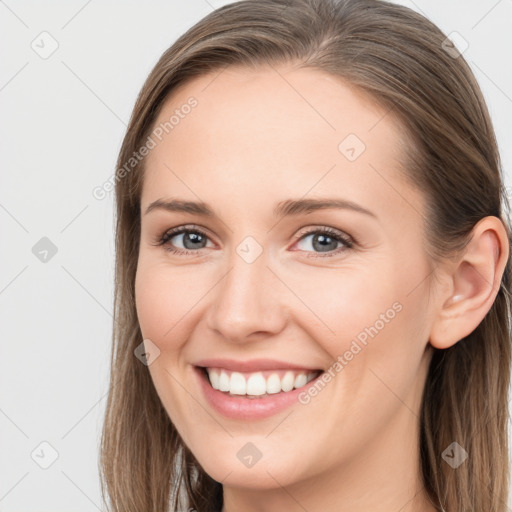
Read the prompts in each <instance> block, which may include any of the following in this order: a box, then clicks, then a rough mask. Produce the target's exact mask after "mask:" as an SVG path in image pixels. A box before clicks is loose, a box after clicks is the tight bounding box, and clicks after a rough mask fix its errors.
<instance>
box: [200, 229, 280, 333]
mask: <svg viewBox="0 0 512 512" xmlns="http://www.w3.org/2000/svg"><path fill="white" fill-rule="evenodd" d="M251 238H252V237H247V238H246V239H244V240H243V241H242V242H241V243H240V244H239V245H238V246H237V247H235V248H234V250H233V252H232V253H231V254H230V258H229V262H228V265H229V266H228V272H227V273H226V275H225V276H224V278H223V279H222V280H221V281H220V282H219V283H218V285H217V287H216V290H217V292H216V294H215V297H214V300H213V302H212V304H211V306H210V308H209V314H208V325H209V327H210V328H211V329H214V330H216V331H217V332H218V333H220V334H221V335H222V336H223V337H224V338H226V339H228V340H231V341H235V342H236V341H238V342H243V341H244V340H246V339H247V338H248V337H249V336H251V334H254V333H259V334H262V333H266V334H267V335H269V334H273V333H276V332H279V330H280V329H282V328H283V325H284V322H285V316H286V315H285V314H284V309H283V308H282V307H281V305H280V304H279V298H278V297H279V294H278V291H277V289H276V288H277V286H278V283H277V281H278V279H276V277H275V276H274V274H273V273H272V272H271V271H270V270H269V268H267V265H268V259H267V257H266V256H267V253H266V251H264V250H263V247H261V246H260V245H259V244H258V243H257V242H256V241H255V240H254V239H251Z"/></svg>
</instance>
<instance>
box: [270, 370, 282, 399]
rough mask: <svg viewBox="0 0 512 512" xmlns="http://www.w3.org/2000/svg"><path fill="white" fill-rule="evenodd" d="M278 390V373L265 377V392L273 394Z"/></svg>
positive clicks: (279, 383)
mask: <svg viewBox="0 0 512 512" xmlns="http://www.w3.org/2000/svg"><path fill="white" fill-rule="evenodd" d="M280 391H281V379H280V378H279V375H277V373H273V374H272V375H271V376H270V377H269V378H268V379H267V393H268V394H274V393H279V392H280Z"/></svg>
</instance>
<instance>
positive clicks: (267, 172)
mask: <svg viewBox="0 0 512 512" xmlns="http://www.w3.org/2000/svg"><path fill="white" fill-rule="evenodd" d="M191 98H192V99H191ZM187 105H195V106H193V107H189V106H187ZM170 121H171V122H170ZM166 123H167V124H166ZM158 129H159V130H160V131H159V132H158V133H159V136H157V137H156V136H153V138H154V140H155V142H156V146H155V148H154V149H152V150H151V152H150V154H149V155H148V157H147V160H146V175H145V179H144V187H143V194H142V200H141V206H142V207H144V204H147V203H149V202H150V201H153V200H155V199H157V198H159V197H164V196H166V195H174V194H176V195H179V196H180V197H183V196H186V198H189V199H191V200H197V198H198V196H199V197H200V198H201V199H203V200H206V201H207V200H208V199H211V201H212V202H215V200H216V199H218V200H221V199H222V198H223V197H226V196H227V197H230V198H231V199H230V201H231V202H232V204H236V203H237V202H238V204H239V205H240V206H243V205H245V206H248V205H252V206H254V207H256V206H257V205H256V203H258V204H260V203H261V202H262V201H271V202H272V203H273V204H274V203H276V202H278V201H279V200H282V199H287V198H289V197H292V196H293V197H302V196H304V195H305V194H308V195H309V196H315V195H319V196H322V195H326V194H329V195H330V196H332V195H336V194H339V195H343V196H344V197H350V198H351V199H354V200H360V202H362V203H366V204H368V201H370V202H372V203H373V206H374V209H378V208H387V210H388V211H389V210H390V208H391V209H393V207H394V212H391V213H392V214H393V213H394V214H398V215H400V214H401V213H400V211H399V210H400V207H406V206H407V204H408V201H407V199H406V198H407V197H409V198H410V199H411V200H413V202H418V197H417V195H416V196H414V194H415V192H414V191H413V190H410V189H409V186H408V185H407V184H406V183H403V182H402V181H401V179H400V173H399V172H398V165H399V158H400V156H401V155H402V152H403V151H404V148H405V137H404V133H403V131H402V130H401V126H400V124H399V123H398V122H397V121H396V119H395V118H393V117H392V116H391V115H389V113H388V112H387V111H386V109H384V108H382V107H380V106H378V105H377V103H376V102H375V101H373V100H372V99H371V98H370V97H368V96H367V95H365V94H363V93H361V92H360V91H358V90H356V89H354V88H353V87H351V86H350V85H349V84H348V83H347V82H345V81H344V80H342V79H341V78H339V77H335V76H332V75H330V74H327V73H325V72H322V71H319V70H315V69H311V68H301V69H298V68H293V67H291V66H279V67H278V66H273V67H271V66H267V67H262V68H260V69H247V68H226V69H224V70H221V71H216V72H212V73H209V74H207V75H202V76H200V77H197V78H195V79H193V80H192V81H190V82H188V83H186V84H185V85H183V86H180V88H179V89H177V90H175V91H173V94H172V95H171V96H170V97H169V98H168V99H167V101H166V102H165V104H164V105H163V108H162V109H161V111H160V113H159V115H158V118H157V120H156V121H155V123H154V130H158ZM153 133H155V132H153ZM160 139H161V140H160ZM202 196H203V197H202ZM204 196H207V197H204ZM411 196H414V197H411ZM400 197H401V199H400ZM404 198H405V199H406V200H405V204H403V203H404V201H403V199H404ZM390 201H392V203H391V204H390ZM208 202H210V201H208ZM409 207H410V205H409Z"/></svg>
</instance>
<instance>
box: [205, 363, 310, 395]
mask: <svg viewBox="0 0 512 512" xmlns="http://www.w3.org/2000/svg"><path fill="white" fill-rule="evenodd" d="M206 371H207V373H208V377H209V378H210V383H211V385H212V388H213V389H218V390H219V391H224V392H229V393H231V394H232V395H249V396H261V395H265V394H268V395H272V394H276V393H280V392H281V391H284V392H287V391H291V390H292V389H294V388H295V389H297V388H301V387H302V386H305V385H306V384H307V383H308V382H310V381H311V380H313V379H314V378H315V377H316V376H317V374H318V372H307V373H305V372H304V371H299V372H298V371H287V372H286V373H285V374H284V376H283V377H282V378H280V377H279V375H278V374H277V373H272V374H270V375H269V376H268V377H267V378H266V379H265V377H264V376H263V374H262V373H261V372H254V373H240V372H232V373H231V374H228V373H227V372H226V371H225V370H223V369H213V368H212V369H210V368H207V369H206Z"/></svg>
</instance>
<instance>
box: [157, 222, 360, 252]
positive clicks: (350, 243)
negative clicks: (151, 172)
mask: <svg viewBox="0 0 512 512" xmlns="http://www.w3.org/2000/svg"><path fill="white" fill-rule="evenodd" d="M183 233H197V234H200V235H201V236H204V237H205V238H209V237H208V235H207V234H206V233H205V232H204V231H203V230H202V229H200V228H198V227H195V226H181V227H178V228H173V229H170V230H168V231H164V232H163V233H162V235H161V236H159V237H158V240H157V242H156V243H155V244H154V245H157V246H164V249H165V250H166V251H169V252H171V253H173V254H178V255H189V254H194V253H197V252H198V251H197V250H189V249H177V248H173V247H172V246H171V245H170V244H169V240H170V239H171V238H174V237H175V236H176V235H181V234H183ZM311 234H322V235H327V236H329V237H330V238H332V239H333V240H335V241H337V242H341V243H342V244H344V245H345V247H344V248H342V249H337V250H334V251H330V252H328V253H325V254H322V253H315V252H313V254H314V256H311V251H306V252H307V253H308V257H314V258H328V257H331V256H336V255H337V254H339V253H340V252H344V251H346V250H349V249H352V248H353V247H354V244H355V240H354V239H353V238H352V237H350V236H348V235H344V234H342V233H341V232H338V231H336V230H334V229H332V228H329V227H327V226H325V227H322V228H312V229H309V230H306V231H302V232H301V233H300V234H299V235H298V236H297V237H296V241H295V242H298V241H300V240H302V239H303V238H305V237H306V236H307V235H311Z"/></svg>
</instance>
